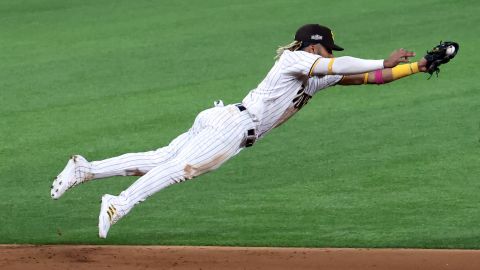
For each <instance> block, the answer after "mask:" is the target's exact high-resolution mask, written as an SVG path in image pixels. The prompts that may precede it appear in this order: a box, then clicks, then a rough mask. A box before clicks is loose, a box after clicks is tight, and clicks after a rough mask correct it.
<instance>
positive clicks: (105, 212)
mask: <svg viewBox="0 0 480 270" xmlns="http://www.w3.org/2000/svg"><path fill="white" fill-rule="evenodd" d="M124 215H125V212H124V211H122V209H121V208H120V205H119V204H118V198H117V197H116V196H113V195H109V194H105V195H103V196H102V205H101V206H100V215H99V216H98V236H99V237H100V238H107V234H108V230H110V226H112V225H113V224H115V223H116V222H117V221H118V220H120V218H122V217H123V216H124Z"/></svg>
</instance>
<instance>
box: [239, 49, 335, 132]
mask: <svg viewBox="0 0 480 270" xmlns="http://www.w3.org/2000/svg"><path fill="white" fill-rule="evenodd" d="M320 57H321V56H319V55H315V54H311V53H308V52H305V51H293V52H292V51H288V50H286V51H285V52H283V54H282V55H281V56H280V59H279V60H278V61H277V62H276V63H275V65H274V66H273V67H272V69H271V70H270V72H269V73H268V74H267V76H266V77H265V79H264V80H263V81H262V82H261V83H260V84H259V85H258V86H257V88H256V89H253V90H252V91H250V93H249V94H248V95H247V96H246V97H245V98H244V99H243V101H242V103H243V104H244V105H245V107H247V109H248V111H249V112H250V114H252V115H253V118H254V120H255V121H256V122H257V135H258V137H259V138H260V137H262V136H263V135H265V134H266V133H267V132H269V131H270V130H272V129H273V128H275V127H278V126H279V125H281V124H282V123H284V122H285V121H287V120H288V119H289V118H290V117H292V116H293V115H294V114H295V113H296V112H298V111H299V110H300V109H301V108H302V107H303V106H304V105H305V104H307V102H308V100H309V99H310V98H312V96H313V95H314V94H315V93H316V92H318V91H319V90H322V89H324V88H327V87H329V86H332V85H335V84H337V83H338V82H339V81H340V80H341V79H342V77H343V76H342V75H324V76H313V77H310V76H309V75H310V72H311V69H312V66H313V64H314V63H315V61H316V60H317V59H318V58H320Z"/></svg>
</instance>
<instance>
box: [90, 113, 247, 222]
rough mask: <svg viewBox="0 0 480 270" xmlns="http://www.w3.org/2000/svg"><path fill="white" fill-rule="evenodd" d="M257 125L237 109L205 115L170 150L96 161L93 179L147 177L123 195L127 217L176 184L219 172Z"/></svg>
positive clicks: (197, 119)
mask: <svg viewBox="0 0 480 270" xmlns="http://www.w3.org/2000/svg"><path fill="white" fill-rule="evenodd" d="M252 128H254V123H253V121H252V119H251V116H250V114H249V113H248V111H246V110H245V111H242V112H241V111H240V110H239V109H238V108H237V107H236V106H235V105H227V106H225V107H214V108H210V109H207V110H205V111H202V112H201V113H200V114H199V115H198V116H197V117H196V119H195V122H194V124H193V126H192V128H190V130H189V131H188V132H186V133H183V134H181V135H180V136H178V137H177V138H176V139H174V140H173V141H172V142H171V143H170V144H169V145H168V146H166V147H163V148H159V149H157V150H155V151H149V152H144V153H131V154H124V155H121V156H118V157H113V158H109V159H105V160H101V161H93V162H91V165H92V171H91V172H92V174H93V179H99V178H105V177H110V176H127V175H143V176H142V177H140V178H139V179H137V181H136V182H134V183H133V184H132V185H131V186H130V187H128V188H127V189H126V190H124V191H123V192H122V193H120V196H119V199H120V200H121V201H123V206H121V207H122V208H124V209H122V210H123V211H125V214H126V213H128V212H129V211H130V210H131V209H132V208H133V206H134V205H135V204H137V203H139V202H142V201H144V200H145V199H146V198H148V197H149V196H151V195H153V194H155V193H156V192H158V191H160V190H162V189H164V188H166V187H167V186H170V185H172V184H175V183H179V182H182V181H185V180H187V179H192V178H193V177H196V176H199V175H201V174H204V173H207V172H209V171H212V170H215V169H217V168H218V167H220V165H222V164H223V163H224V162H226V161H227V160H228V159H230V158H231V157H233V156H235V155H236V154H238V153H239V152H240V151H241V149H243V147H244V143H245V139H246V133H247V130H248V129H252Z"/></svg>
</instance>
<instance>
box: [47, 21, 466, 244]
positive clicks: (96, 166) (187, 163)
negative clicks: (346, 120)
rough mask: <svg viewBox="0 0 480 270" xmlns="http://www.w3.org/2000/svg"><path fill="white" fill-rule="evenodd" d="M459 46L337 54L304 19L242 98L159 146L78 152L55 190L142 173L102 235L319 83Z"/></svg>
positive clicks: (114, 202)
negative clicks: (376, 55) (107, 153)
mask: <svg viewBox="0 0 480 270" xmlns="http://www.w3.org/2000/svg"><path fill="white" fill-rule="evenodd" d="M458 49H459V46H458V44H457V43H454V42H446V43H441V44H440V45H438V46H437V47H435V48H434V49H433V50H432V51H431V52H429V53H428V54H427V55H426V56H425V57H424V58H422V59H421V60H419V61H418V62H414V63H409V58H410V57H413V56H414V55H415V54H414V53H413V52H410V51H407V50H404V49H399V50H396V51H394V52H393V53H392V54H391V55H390V56H389V57H388V58H387V59H385V60H383V59H381V60H365V59H359V58H354V57H350V56H343V57H338V58H335V57H334V56H333V51H341V50H343V48H341V47H340V46H338V45H337V44H335V42H334V39H333V34H332V31H331V30H330V29H329V28H327V27H325V26H321V25H318V24H307V25H304V26H302V27H300V28H299V29H298V30H297V32H296V34H295V40H294V41H293V42H292V43H290V44H289V45H286V46H284V47H280V48H279V49H278V50H277V56H276V62H275V64H274V65H273V67H272V69H271V70H270V71H269V72H268V74H267V76H266V77H265V79H264V80H263V81H262V82H261V83H260V84H259V85H258V86H257V87H256V88H255V89H253V90H251V91H250V93H248V95H247V96H246V97H245V98H244V99H243V101H242V103H237V104H230V105H226V106H224V105H223V102H217V103H216V104H215V107H213V108H210V109H207V110H204V111H202V112H201V113H200V114H198V116H197V117H196V119H195V121H194V123H193V126H192V127H191V128H190V129H189V130H188V131H187V132H185V133H183V134H181V135H180V136H178V137H177V138H176V139H174V140H173V141H172V142H171V143H170V144H169V145H168V146H165V147H162V148H159V149H157V150H153V151H149V152H144V153H131V154H124V155H121V156H118V157H113V158H109V159H105V160H100V161H92V162H89V161H87V160H86V159H85V158H84V157H82V156H80V155H75V156H73V157H72V158H71V159H70V160H69V161H68V163H67V165H66V167H65V169H64V170H63V171H62V172H61V173H60V174H59V175H58V176H57V177H56V178H55V180H54V181H53V185H52V188H51V193H50V195H51V197H52V198H53V199H58V198H60V197H61V196H62V195H63V194H64V193H65V191H67V190H68V189H69V188H71V187H74V186H76V185H78V184H81V183H84V182H86V181H90V180H94V179H101V178H105V177H111V176H127V175H137V176H141V177H140V178H138V179H137V181H135V182H134V183H133V184H132V185H131V186H130V187H128V188H127V189H126V190H124V191H122V192H121V193H120V194H119V195H118V196H113V195H108V194H105V195H103V197H102V202H101V207H100V215H99V219H98V229H99V236H100V237H101V238H106V237H107V233H108V231H109V229H110V227H111V225H113V224H114V223H116V222H117V221H118V220H119V219H121V218H122V217H124V216H125V215H127V214H128V213H129V212H130V211H131V210H132V209H133V207H134V206H135V205H136V204H138V203H140V202H143V201H144V200H146V199H147V198H148V197H149V196H152V195H153V194H155V193H157V192H159V191H160V190H162V189H164V188H166V187H168V186H170V185H172V184H175V183H179V182H182V181H185V180H188V179H192V178H194V177H197V176H199V175H202V174H204V173H207V172H209V171H212V170H215V169H217V168H218V167H220V166H221V165H222V164H223V163H224V162H226V161H227V160H229V159H230V158H232V157H233V156H235V155H237V154H238V153H239V152H240V151H241V150H242V149H244V148H246V147H250V146H252V145H253V144H254V143H255V142H256V141H257V140H259V139H261V138H262V137H263V136H265V135H266V134H268V132H269V131H271V130H272V129H274V128H276V127H278V126H279V125H281V124H282V123H284V122H285V121H287V120H288V119H289V118H290V117H292V116H293V115H294V114H295V113H297V112H298V111H299V110H300V109H301V108H302V107H303V106H305V105H306V104H307V103H308V102H309V100H310V99H311V98H312V97H313V96H314V95H315V93H317V92H318V91H320V90H322V89H325V88H327V87H330V86H334V85H337V84H340V85H360V84H384V83H388V82H391V81H394V80H398V79H400V78H404V77H406V76H409V75H412V74H415V73H418V72H428V73H430V74H433V72H438V66H439V65H441V64H443V63H446V62H448V61H449V60H450V59H451V58H453V57H454V56H455V54H456V53H457V51H458ZM400 63H406V64H402V65H399V64H400Z"/></svg>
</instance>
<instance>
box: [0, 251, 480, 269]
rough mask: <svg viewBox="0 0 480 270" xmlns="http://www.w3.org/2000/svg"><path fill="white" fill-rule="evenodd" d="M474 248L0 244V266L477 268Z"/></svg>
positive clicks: (477, 255) (478, 257)
mask: <svg viewBox="0 0 480 270" xmlns="http://www.w3.org/2000/svg"><path fill="white" fill-rule="evenodd" d="M479 267H480V251H478V250H424V249H337V248H247V247H190V246H184V247H183V246H182V247H178V246H67V245H54V246H30V245H0V269H4V270H10V269H22V270H23V269H77V270H82V269H89V270H90V269H115V270H121V269H329V270H339V269H353V270H357V269H389V270H396V269H422V270H428V269H437V270H438V269H463V270H469V269H479Z"/></svg>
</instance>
